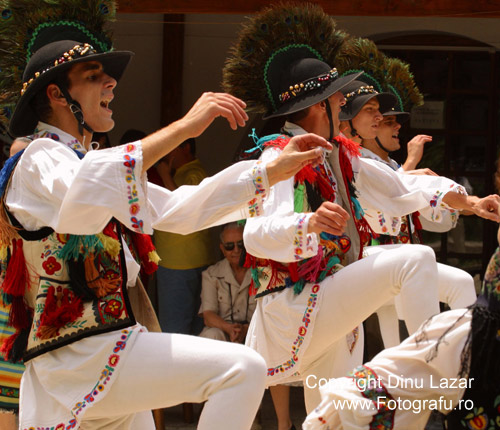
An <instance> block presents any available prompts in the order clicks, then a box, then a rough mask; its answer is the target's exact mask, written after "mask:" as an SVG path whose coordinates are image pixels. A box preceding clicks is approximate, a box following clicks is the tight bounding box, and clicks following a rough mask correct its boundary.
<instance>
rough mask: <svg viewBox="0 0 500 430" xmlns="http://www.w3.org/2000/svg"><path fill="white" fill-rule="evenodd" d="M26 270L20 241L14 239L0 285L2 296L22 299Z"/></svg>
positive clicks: (26, 276) (25, 282)
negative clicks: (6, 295) (0, 286)
mask: <svg viewBox="0 0 500 430" xmlns="http://www.w3.org/2000/svg"><path fill="white" fill-rule="evenodd" d="M28 278H29V275H28V269H27V268H26V261H25V259H24V253H23V241H22V239H14V240H13V242H12V255H11V257H10V260H9V263H8V265H7V270H6V272H5V279H4V281H3V284H2V291H3V292H4V294H10V295H12V296H18V297H22V296H24V292H25V290H26V286H27V282H28Z"/></svg>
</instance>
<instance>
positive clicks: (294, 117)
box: [286, 106, 311, 124]
mask: <svg viewBox="0 0 500 430" xmlns="http://www.w3.org/2000/svg"><path fill="white" fill-rule="evenodd" d="M310 107H311V106H309V107H307V108H305V109H302V110H299V111H298V112H294V113H291V114H289V115H287V117H286V120H287V121H290V122H293V123H294V124H297V123H298V122H300V121H302V120H303V119H304V118H305V117H306V116H307V115H308V113H309V108H310Z"/></svg>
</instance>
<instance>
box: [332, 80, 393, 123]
mask: <svg viewBox="0 0 500 430" xmlns="http://www.w3.org/2000/svg"><path fill="white" fill-rule="evenodd" d="M348 76H352V75H346V77H348ZM342 93H343V94H344V97H345V99H346V103H345V105H344V106H342V111H341V112H340V115H339V118H340V120H341V121H349V120H351V119H353V118H354V117H355V116H356V115H357V114H358V113H359V111H360V110H361V108H362V107H363V106H364V105H365V104H366V103H368V102H369V101H370V100H371V99H373V98H375V97H376V98H377V101H378V102H379V111H380V112H387V111H389V110H391V109H392V108H393V107H394V105H395V104H396V101H397V99H396V97H395V96H394V95H393V94H390V93H379V92H378V91H377V90H376V89H375V88H374V87H373V86H372V85H369V84H367V83H366V82H362V81H357V80H356V81H352V82H351V83H350V84H349V85H346V86H345V87H344V88H343V89H342Z"/></svg>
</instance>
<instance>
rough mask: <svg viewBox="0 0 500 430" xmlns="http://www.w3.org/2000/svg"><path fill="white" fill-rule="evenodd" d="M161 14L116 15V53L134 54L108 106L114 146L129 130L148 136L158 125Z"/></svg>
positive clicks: (160, 72) (161, 45) (161, 42)
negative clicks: (111, 118)
mask: <svg viewBox="0 0 500 430" xmlns="http://www.w3.org/2000/svg"><path fill="white" fill-rule="evenodd" d="M162 18H163V15H156V14H155V15H150V14H145V15H135V14H119V15H118V17H117V22H115V23H114V25H113V30H114V47H115V49H116V50H128V51H133V52H135V55H134V57H133V58H132V61H131V63H130V64H129V67H128V68H127V71H126V72H125V74H124V75H123V77H122V79H121V81H120V82H119V84H118V88H117V90H116V91H115V99H114V101H113V102H112V104H111V108H112V109H113V117H114V119H115V128H114V130H113V131H112V132H111V133H110V138H111V139H112V143H113V144H114V145H116V144H118V142H119V140H120V138H121V136H122V135H123V133H124V132H125V131H126V130H128V129H129V128H135V129H139V130H143V131H145V132H146V133H148V134H149V133H151V132H153V131H155V130H157V129H158V127H159V124H160V103H161V102H160V89H161V77H162V70H161V68H162V54H163V25H162V22H161V20H162Z"/></svg>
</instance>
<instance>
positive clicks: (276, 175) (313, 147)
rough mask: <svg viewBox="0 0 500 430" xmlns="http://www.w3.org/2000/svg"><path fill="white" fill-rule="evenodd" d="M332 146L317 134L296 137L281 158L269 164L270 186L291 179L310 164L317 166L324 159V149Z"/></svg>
mask: <svg viewBox="0 0 500 430" xmlns="http://www.w3.org/2000/svg"><path fill="white" fill-rule="evenodd" d="M322 148H325V149H328V150H331V149H332V145H331V144H330V143H328V142H327V141H326V139H324V138H323V137H320V136H318V135H316V134H312V133H309V134H302V135H300V136H294V137H292V138H291V139H290V142H288V145H286V146H285V149H283V151H282V152H281V154H280V156H279V157H278V158H277V159H275V160H273V161H271V162H269V163H268V164H267V177H268V180H269V185H274V184H275V183H277V182H279V181H283V180H285V179H288V178H290V177H291V176H293V175H295V173H297V172H298V171H299V170H300V169H302V168H303V167H304V166H307V165H308V164H312V165H317V164H318V163H320V162H321V160H322V159H323V149H322Z"/></svg>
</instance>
